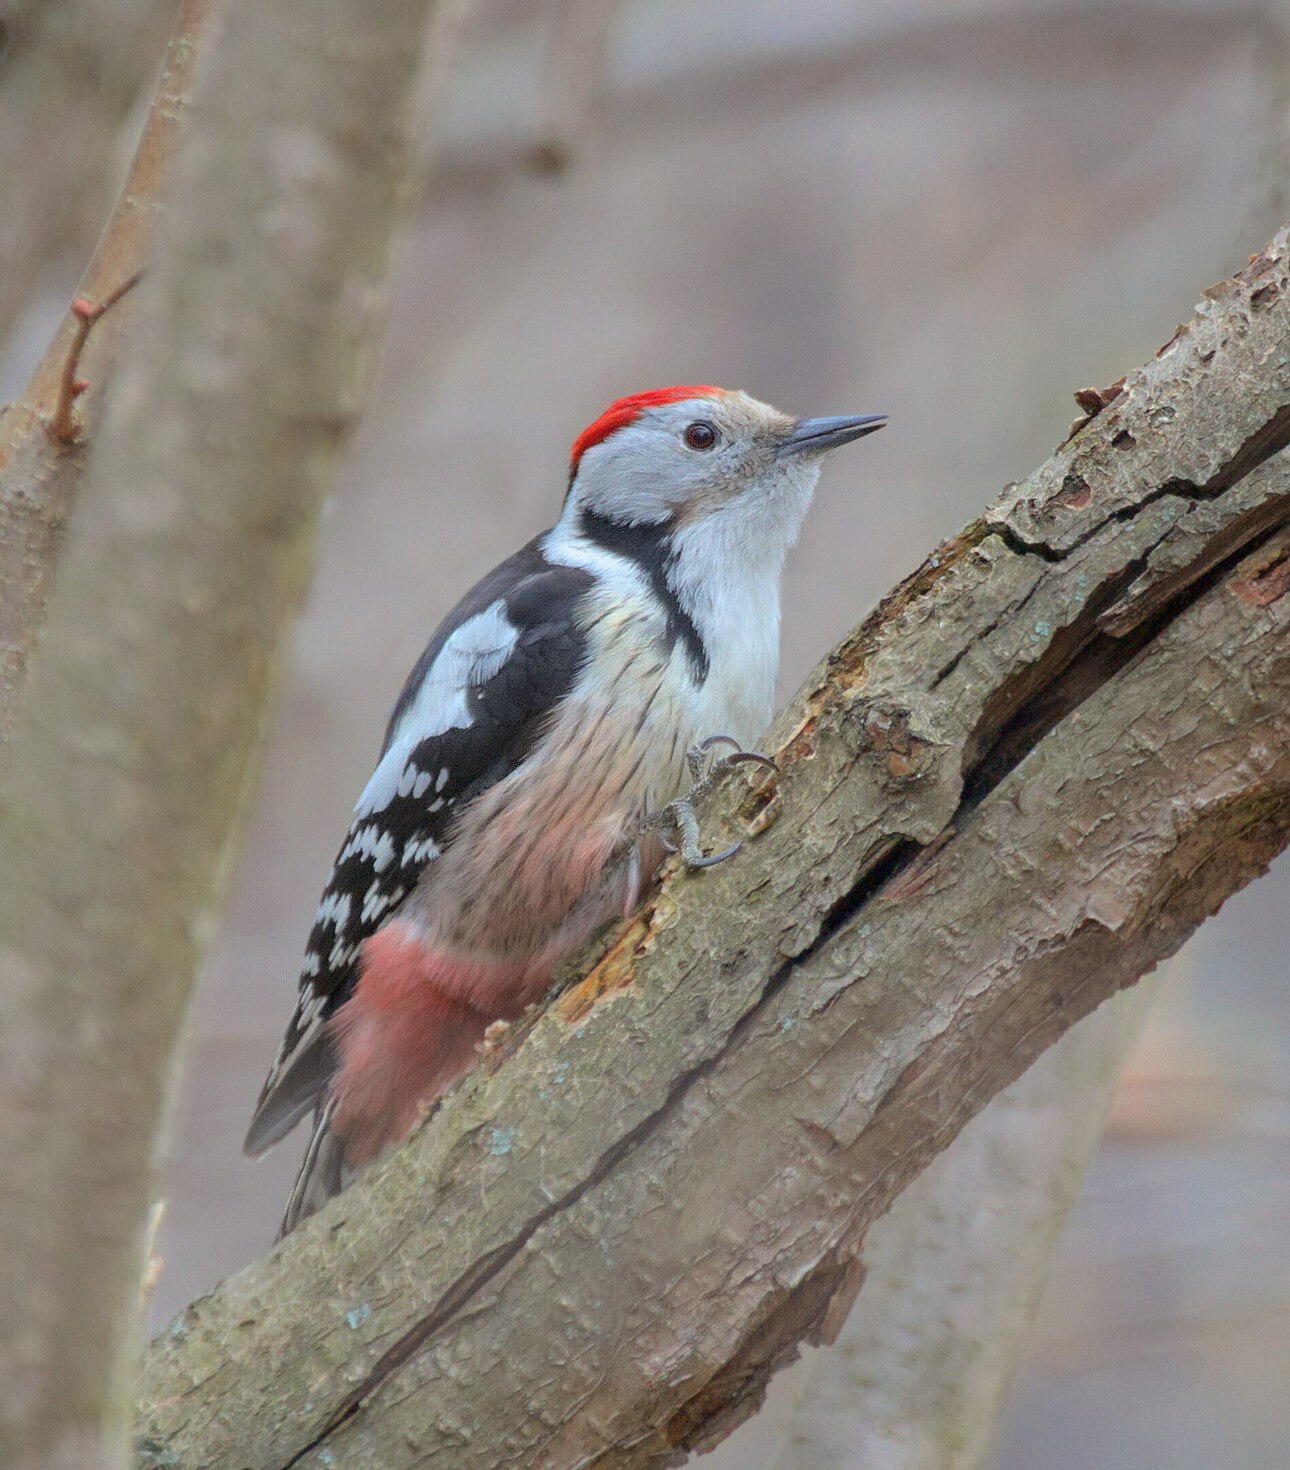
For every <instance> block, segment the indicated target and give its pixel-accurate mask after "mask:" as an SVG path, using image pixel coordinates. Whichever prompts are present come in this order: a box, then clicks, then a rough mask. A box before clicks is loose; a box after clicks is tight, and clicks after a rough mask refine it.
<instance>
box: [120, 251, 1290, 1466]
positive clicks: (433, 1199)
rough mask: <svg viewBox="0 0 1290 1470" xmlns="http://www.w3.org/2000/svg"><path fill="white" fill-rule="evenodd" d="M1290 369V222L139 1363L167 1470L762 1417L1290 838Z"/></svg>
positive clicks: (379, 1456) (527, 1447)
mask: <svg viewBox="0 0 1290 1470" xmlns="http://www.w3.org/2000/svg"><path fill="white" fill-rule="evenodd" d="M1288 340H1290V249H1288V246H1287V233H1286V232H1282V234H1280V235H1279V236H1278V237H1277V239H1276V240H1275V241H1274V242H1273V243H1272V245H1270V246H1269V247H1268V248H1267V250H1265V251H1264V252H1263V253H1262V254H1261V255H1260V256H1259V257H1257V258H1256V259H1255V260H1254V261H1252V263H1251V265H1250V267H1249V268H1248V269H1247V270H1245V271H1243V272H1241V274H1240V275H1238V276H1237V277H1236V278H1234V279H1233V280H1230V281H1227V282H1224V283H1222V284H1221V285H1220V286H1217V287H1214V288H1212V289H1211V290H1210V291H1209V292H1208V293H1206V300H1205V301H1204V302H1203V303H1202V305H1201V307H1200V308H1199V310H1198V313H1197V315H1196V317H1195V318H1194V320H1193V321H1192V323H1191V324H1190V325H1189V326H1188V327H1186V328H1184V329H1182V330H1181V331H1180V332H1179V333H1178V334H1177V335H1176V336H1175V338H1174V339H1173V340H1172V341H1171V342H1170V343H1169V344H1167V346H1166V347H1165V348H1163V349H1161V352H1160V354H1159V355H1158V357H1157V358H1156V359H1154V360H1153V361H1152V362H1150V363H1148V364H1147V366H1146V367H1145V368H1143V369H1142V370H1140V371H1139V372H1137V373H1134V374H1131V375H1129V376H1128V378H1127V379H1126V381H1125V384H1124V387H1123V389H1122V391H1121V392H1120V393H1119V394H1117V395H1116V396H1115V397H1114V398H1113V399H1112V400H1111V401H1109V402H1108V403H1106V404H1105V405H1104V406H1102V407H1101V408H1100V410H1099V411H1098V412H1096V413H1095V414H1094V415H1093V416H1092V417H1091V418H1090V420H1089V421H1088V422H1087V423H1086V424H1085V425H1084V426H1083V427H1082V428H1081V429H1080V430H1079V431H1078V432H1077V433H1076V434H1075V435H1074V436H1073V437H1072V438H1071V439H1070V440H1069V441H1068V442H1067V443H1065V444H1064V445H1063V446H1062V447H1061V448H1060V449H1059V450H1058V451H1057V453H1056V454H1055V455H1054V456H1053V458H1052V459H1051V460H1049V461H1048V462H1047V463H1046V464H1045V465H1043V466H1042V467H1041V468H1040V469H1039V470H1038V471H1036V473H1035V474H1034V475H1032V476H1031V477H1030V478H1029V479H1027V480H1025V481H1024V482H1022V483H1020V484H1018V485H1014V486H1009V487H1008V489H1007V490H1006V491H1005V493H1004V495H1003V496H1002V497H1001V499H1000V500H999V501H998V502H997V503H996V504H995V505H994V506H993V507H991V509H990V510H989V511H987V513H986V515H985V516H984V517H983V518H982V519H980V520H979V521H977V522H974V523H973V524H972V525H971V526H969V527H967V528H966V529H965V530H964V531H963V532H962V533H961V534H960V535H959V536H957V537H955V538H954V539H953V540H951V541H950V542H948V543H946V544H945V545H944V546H942V547H941V548H940V549H939V550H938V551H937V552H936V553H935V554H934V555H932V556H931V557H929V558H928V560H927V561H926V562H925V563H924V565H923V566H922V567H921V568H920V569H919V570H918V571H917V572H916V573H915V574H914V575H913V576H912V577H910V578H909V579H908V580H907V581H906V582H905V583H903V584H902V585H901V586H900V587H898V588H897V589H896V590H895V591H894V592H893V593H892V594H891V595H890V596H889V597H888V598H887V599H886V600H885V601H884V602H883V603H882V604H881V605H880V606H879V608H878V609H877V610H876V612H875V613H874V614H873V615H872V616H871V617H870V618H869V619H868V620H867V621H866V622H865V623H863V624H862V625H861V626H860V627H859V628H858V629H857V630H856V631H855V632H854V633H853V634H851V635H850V636H849V637H848V638H847V639H846V640H844V642H843V643H842V644H841V645H840V646H839V647H838V648H837V649H835V650H834V651H833V653H832V654H830V656H829V657H828V659H826V660H825V662H824V663H823V664H822V665H821V666H820V668H819V669H818V670H817V671H816V673H815V674H814V675H813V676H812V678H811V679H810V680H809V681H808V682H807V684H806V686H805V688H804V689H803V691H802V693H801V694H800V695H799V696H798V698H797V699H796V700H795V701H794V703H793V705H792V706H791V707H790V708H789V709H788V710H787V711H786V712H785V713H784V715H783V716H782V717H781V718H780V719H779V721H778V722H777V723H776V725H775V727H774V729H773V731H772V735H771V743H772V745H773V746H774V747H775V748H777V749H778V750H779V751H780V753H781V765H782V774H781V775H780V776H779V777H778V778H777V779H776V780H768V779H766V778H765V777H761V778H756V779H754V781H753V783H752V784H748V778H747V777H746V776H742V775H732V776H730V777H729V778H727V779H725V780H724V781H723V783H722V784H720V785H719V786H718V788H717V790H716V791H715V792H714V793H713V795H712V796H711V797H710V798H709V799H708V801H707V802H706V804H705V812H704V817H705V830H707V831H709V832H711V833H712V835H713V839H714V840H716V829H717V826H718V824H719V822H720V820H721V814H722V813H724V814H725V819H726V821H727V825H728V826H729V828H730V829H731V830H730V835H731V836H740V837H743V838H745V840H746V846H745V849H744V852H743V853H742V854H741V855H740V857H739V858H738V859H736V860H733V861H731V862H730V863H727V864H725V865H723V866H722V867H720V868H716V869H713V870H711V871H709V872H706V873H704V874H703V875H701V876H694V875H688V874H682V873H678V872H677V871H675V870H671V871H669V873H668V875H667V877H666V879H665V881H664V883H663V885H662V887H661V888H660V890H659V891H658V892H657V893H656V894H655V895H654V897H653V898H652V899H651V900H650V901H649V902H648V903H647V904H646V906H645V907H644V909H643V910H642V912H641V913H640V914H639V915H637V916H636V917H635V918H634V919H633V920H631V921H630V922H629V923H627V924H626V925H625V926H624V927H623V928H622V929H621V930H620V931H619V932H618V933H616V934H614V935H611V936H610V937H609V938H608V939H607V940H606V941H605V942H604V943H603V944H602V945H601V946H600V947H599V948H598V949H597V950H596V952H595V953H594V955H592V956H591V963H590V969H589V971H588V972H587V973H586V974H585V977H584V978H581V979H578V980H576V982H575V983H573V984H572V985H571V986H570V988H568V989H567V990H566V991H565V992H564V993H563V994H562V995H560V997H559V998H558V999H557V1000H556V1001H555V1002H554V1003H552V1004H551V1005H550V1006H549V1007H548V1008H547V1009H546V1011H545V1012H544V1013H543V1014H541V1015H540V1016H539V1017H537V1018H536V1019H535V1020H534V1021H533V1022H532V1023H530V1024H529V1025H528V1026H527V1027H523V1028H520V1033H519V1034H517V1036H516V1037H515V1040H514V1043H513V1044H512V1045H509V1046H507V1047H506V1048H504V1049H503V1051H502V1053H501V1054H500V1055H499V1056H498V1057H496V1058H494V1059H493V1060H492V1061H491V1063H490V1065H489V1066H488V1067H487V1068H486V1069H484V1070H485V1071H486V1073H487V1075H478V1074H477V1075H475V1076H474V1077H472V1078H470V1079H467V1080H466V1081H465V1082H464V1083H463V1084H462V1085H461V1086H459V1087H458V1088H457V1089H455V1090H454V1091H453V1092H452V1093H451V1094H450V1096H449V1097H448V1098H447V1099H446V1100H445V1102H444V1103H443V1104H442V1106H441V1107H440V1108H439V1110H438V1112H437V1113H436V1114H435V1116H434V1117H433V1119H432V1120H431V1121H430V1122H429V1123H428V1124H427V1125H426V1126H424V1127H423V1128H421V1129H420V1130H419V1131H418V1132H417V1133H416V1134H415V1136H414V1137H413V1138H412V1139H411V1140H410V1141H409V1142H408V1143H407V1144H406V1145H405V1146H404V1147H402V1148H401V1149H399V1150H398V1151H396V1152H395V1153H394V1154H393V1155H392V1156H391V1157H390V1158H388V1159H387V1160H385V1161H384V1162H383V1163H382V1164H381V1165H379V1166H378V1167H377V1168H375V1169H374V1170H373V1171H372V1172H371V1173H370V1175H369V1176H368V1177H367V1178H365V1179H364V1180H362V1181H360V1183H359V1184H358V1185H357V1186H355V1187H354V1188H353V1189H351V1190H350V1191H349V1192H348V1193H346V1194H345V1195H343V1196H342V1197H341V1198H340V1199H338V1200H337V1201H334V1202H333V1203H332V1205H330V1206H329V1207H328V1208H327V1209H326V1210H324V1211H322V1212H321V1213H320V1214H319V1215H318V1216H317V1217H315V1218H314V1219H312V1220H310V1221H309V1222H307V1223H306V1225H305V1226H304V1227H303V1228H301V1229H300V1230H298V1231H297V1232H296V1233H295V1234H293V1235H292V1236H291V1237H290V1238H289V1239H288V1240H287V1241H286V1242H284V1243H283V1244H281V1245H279V1246H278V1247H276V1248H275V1249H274V1250H273V1251H271V1252H270V1253H269V1254H268V1255H267V1256H266V1257H264V1258H262V1259H261V1260H260V1261H257V1262H256V1263H254V1264H253V1265H251V1266H250V1267H249V1268H247V1269H246V1270H245V1271H243V1272H242V1273H241V1274H240V1275H238V1276H236V1277H234V1278H232V1279H231V1280H229V1281H227V1282H225V1283H224V1284H223V1285H222V1286H221V1287H220V1288H219V1289H218V1290H217V1291H215V1292H214V1293H212V1294H211V1295H210V1296H207V1297H204V1298H201V1299H199V1300H198V1301H196V1302H194V1303H193V1304H192V1305H191V1306H190V1307H189V1308H188V1309H186V1311H185V1312H184V1313H183V1314H181V1316H180V1317H179V1318H177V1319H176V1321H175V1322H174V1324H173V1325H172V1327H171V1328H170V1329H169V1331H168V1332H166V1333H163V1334H162V1335H160V1336H159V1337H158V1338H157V1339H156V1340H155V1341H154V1343H153V1344H152V1346H151V1349H150V1351H149V1354H148V1358H147V1364H146V1371H145V1380H144V1395H143V1403H142V1410H141V1418H140V1446H141V1448H140V1461H139V1463H140V1464H141V1465H144V1466H157V1467H160V1466H163V1465H173V1464H181V1465H185V1466H198V1465H216V1464H219V1465H230V1466H233V1465H236V1466H238V1467H243V1466H245V1467H254V1470H281V1467H285V1466H306V1465H307V1466H326V1465H340V1464H343V1465H345V1466H346V1467H360V1470H361V1467H377V1466H379V1467H381V1470H398V1467H400V1466H413V1465H421V1464H429V1463H440V1462H442V1463H445V1464H451V1465H453V1467H454V1470H467V1467H474V1466H478V1467H480V1470H484V1467H492V1466H495V1465H497V1464H499V1463H503V1462H504V1463H506V1464H507V1465H512V1466H517V1467H518V1466H534V1467H537V1466H542V1467H575V1466H576V1467H587V1466H592V1465H594V1466H596V1467H599V1470H604V1467H609V1466H613V1467H643V1466H659V1465H664V1464H669V1463H674V1462H675V1461H676V1460H678V1459H679V1458H681V1457H682V1456H683V1454H684V1452H685V1451H687V1450H690V1449H694V1448H699V1447H702V1446H704V1445H708V1444H711V1443H713V1442H714V1441H715V1440H717V1439H719V1438H720V1437H722V1436H723V1435H724V1434H725V1433H727V1432H729V1430H730V1429H731V1428H732V1427H733V1426H734V1425H735V1424H736V1423H738V1422H739V1421H740V1420H741V1419H742V1418H744V1417H746V1416H747V1415H748V1414H749V1413H751V1412H753V1411H754V1410H755V1408H756V1407H757V1404H758V1402H759V1396H760V1393H761V1391H762V1388H763V1386H764V1384H765V1382H766V1379H767V1377H768V1376H769V1374H770V1373H771V1372H773V1371H774V1369H775V1368H776V1367H777V1366H778V1365H780V1364H781V1363H783V1362H784V1361H786V1360H787V1359H788V1358H790V1357H791V1356H792V1355H793V1353H794V1352H795V1350H796V1346H797V1344H798V1343H799V1342H800V1341H802V1340H804V1339H805V1340H816V1339H818V1338H820V1337H822V1336H825V1335H827V1334H829V1333H831V1332H833V1331H835V1330H836V1326H837V1323H838V1321H839V1318H840V1316H841V1315H842V1314H843V1313H844V1311H845V1307H846V1305H847V1304H848V1303H849V1301H850V1298H851V1297H852V1296H853V1295H854V1293H855V1291H856V1289H857V1286H858V1283H859V1280H860V1268H859V1266H858V1264H857V1262H858V1260H859V1258H860V1254H861V1251H862V1248H863V1243H864V1236H865V1231H866V1229H867V1227H868V1226H869V1224H870V1223H871V1222H872V1221H873V1220H874V1219H875V1218H877V1217H878V1216H879V1215H880V1214H882V1213H883V1211H885V1210H886V1208H887V1207H888V1206H889V1205H890V1203H891V1202H892V1200H893V1199H894V1198H895V1197H896V1196H897V1195H898V1194H899V1193H900V1191H901V1190H902V1189H903V1188H904V1187H905V1186H906V1185H907V1184H908V1183H909V1182H910V1181H911V1180H912V1179H914V1178H915V1177H916V1176H917V1175H918V1173H919V1172H920V1170H921V1169H923V1167H924V1166H925V1165H926V1164H927V1163H928V1161H929V1160H930V1159H931V1158H933V1157H934V1156H935V1155H936V1154H937V1153H938V1152H939V1151H940V1150H942V1149H944V1148H945V1147H946V1145H947V1144H948V1143H949V1141H950V1140H951V1139H952V1138H953V1137H954V1136H955V1134H956V1133H957V1132H958V1130H959V1129H960V1128H961V1127H962V1126H963V1124H964V1123H965V1122H966V1121H967V1120H968V1119H969V1118H970V1117H971V1116H972V1115H973V1114H974V1113H976V1112H977V1111H978V1110H979V1109H980V1108H981V1107H982V1106H983V1105H984V1104H985V1103H986V1102H987V1101H988V1100H989V1098H990V1097H992V1096H993V1095H994V1094H996V1093H998V1092H999V1091H1001V1090H1002V1089H1003V1088H1004V1087H1006V1086H1007V1085H1008V1084H1009V1083H1010V1082H1011V1081H1012V1080H1013V1079H1014V1078H1016V1077H1017V1076H1018V1075H1019V1074H1020V1073H1021V1072H1022V1071H1023V1070H1024V1069H1025V1068H1026V1066H1027V1065H1029V1063H1030V1062H1031V1061H1033V1060H1034V1058H1035V1057H1036V1056H1037V1055H1039V1054H1040V1052H1042V1051H1043V1049H1044V1048H1045V1047H1047V1046H1049V1045H1050V1044H1051V1043H1052V1042H1053V1041H1055V1040H1056V1039H1057V1037H1058V1036H1060V1035H1061V1034H1062V1033H1063V1032H1064V1031H1065V1030H1067V1029H1068V1028H1069V1027H1070V1026H1071V1025H1072V1024H1073V1023H1074V1022H1075V1021H1076V1020H1077V1019H1079V1018H1080V1017H1081V1016H1083V1015H1086V1014H1087V1013H1088V1012H1089V1011H1091V1010H1092V1009H1093V1008H1094V1007H1095V1006H1097V1005H1098V1004H1099V1003H1100V1002H1101V1001H1102V1000H1104V999H1105V998H1106V997H1107V996H1109V995H1110V994H1112V993H1113V992H1114V991H1115V990H1117V989H1119V988H1121V987H1123V986H1126V985H1129V984H1131V983H1132V982H1133V981H1135V980H1136V979H1137V978H1138V977H1139V976H1141V975H1142V974H1143V973H1145V972H1146V971H1148V970H1150V969H1151V968H1153V967H1154V966H1155V965H1156V963H1158V961H1159V960H1160V959H1162V958H1164V957H1165V956H1167V955H1168V954H1170V953H1172V952H1173V951H1174V950H1175V949H1176V948H1177V946H1178V945H1179V944H1181V943H1182V941H1183V939H1185V938H1186V936H1187V935H1188V934H1189V933H1190V932H1191V931H1192V930H1193V929H1194V928H1195V927H1196V925H1197V924H1199V923H1200V922H1201V920H1202V919H1203V918H1204V917H1205V916H1206V915H1207V914H1209V913H1212V912H1213V911H1214V910H1215V909H1216V908H1217V907H1218V906H1219V905H1220V904H1221V903H1222V901H1223V900H1224V899H1225V898H1226V897H1227V896H1229V895H1230V894H1231V893H1233V892H1235V891H1236V890H1237V889H1238V888H1239V887H1241V886H1242V885H1243V884H1244V883H1245V882H1247V881H1249V879H1250V878H1252V877H1253V876H1255V875H1256V874H1257V873H1259V872H1260V871H1262V869H1263V868H1264V866H1265V865H1266V863H1267V862H1268V861H1269V860H1270V858H1271V857H1272V856H1273V855H1274V854H1275V853H1276V852H1277V851H1279V850H1280V848H1281V847H1282V846H1284V845H1285V843H1286V841H1287V839H1288V838H1290V640H1288V639H1287V632H1288V630H1290V597H1286V596H1285V595H1283V592H1284V588H1285V585H1286V582H1287V580H1290V579H1287V578H1286V577H1285V574H1284V570H1283V569H1284V568H1285V567H1286V566H1287V565H1290V534H1288V533H1287V530H1286V527H1287V523H1288V522H1290V455H1287V454H1285V453H1283V452H1281V451H1282V450H1283V448H1284V446H1285V444H1286V443H1287V440H1290V353H1288V352H1287V350H1286V343H1287V341H1288ZM754 839H755V840H754ZM584 967H585V966H584ZM579 973H581V970H579Z"/></svg>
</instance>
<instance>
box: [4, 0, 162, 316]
mask: <svg viewBox="0 0 1290 1470" xmlns="http://www.w3.org/2000/svg"><path fill="white" fill-rule="evenodd" d="M174 11H175V0H60V3H58V4H45V5H40V6H35V5H28V6H26V7H24V8H23V9H22V10H20V11H19V12H18V13H17V14H16V15H14V16H12V17H7V16H5V15H4V13H3V11H0V179H3V180H4V209H3V211H0V341H3V340H4V338H5V337H6V336H7V335H8V332H9V329H10V327H11V326H12V325H13V322H14V319H15V318H16V317H17V315H18V312H19V311H20V310H21V308H22V305H23V303H24V302H25V301H26V300H27V298H28V296H29V295H30V293H31V290H32V287H33V285H35V284H36V282H37V281H38V280H39V278H40V274H41V272H42V271H43V270H44V269H45V268H46V266H47V265H48V263H49V260H50V257H51V255H53V254H54V252H55V251H56V250H57V248H58V247H59V246H60V245H62V244H63V243H64V242H65V239H66V236H67V234H68V233H69V230H68V226H69V224H70V223H71V222H72V221H73V220H74V219H75V217H76V216H77V215H78V214H79V213H81V211H82V210H83V209H84V206H85V199H86V195H87V194H89V195H94V194H95V193H96V191H97V190H98V189H99V188H101V186H102V182H103V180H104V179H105V178H106V180H107V182H108V185H109V187H111V186H112V185H114V184H115V183H116V169H115V167H113V165H114V163H115V159H114V153H115V149H116V146H117V135H118V133H119V132H120V130H121V127H122V125H123V124H124V123H125V122H126V119H127V117H128V116H129V113H130V110H131V108H133V106H134V103H135V98H136V97H137V96H138V95H139V94H140V92H141V91H142V90H143V88H144V87H145V86H146V85H147V83H148V82H149V80H150V79H151V77H152V74H153V68H154V67H155V66H156V61H157V56H158V55H159V53H160V49H161V45H162V42H163V41H164V40H165V35H166V29H167V27H168V26H169V25H170V23H171V21H172V19H173V17H174ZM4 42H7V43H8V44H7V45H4V44H2V43H4ZM102 203H103V204H104V205H105V204H106V203H107V199H106V198H105V199H104V200H103V201H102ZM90 223H91V224H94V223H97V220H95V219H93V217H91V218H90Z"/></svg>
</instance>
